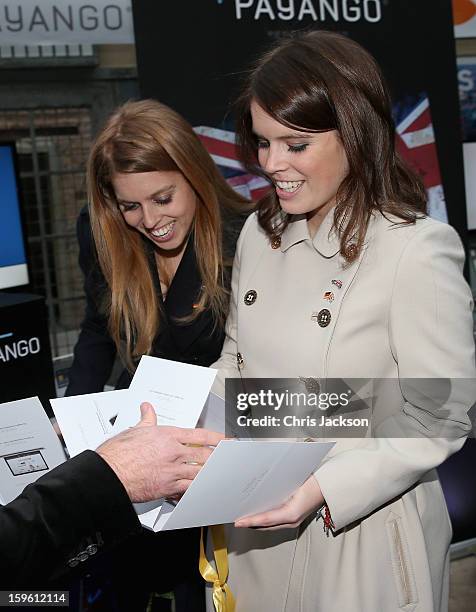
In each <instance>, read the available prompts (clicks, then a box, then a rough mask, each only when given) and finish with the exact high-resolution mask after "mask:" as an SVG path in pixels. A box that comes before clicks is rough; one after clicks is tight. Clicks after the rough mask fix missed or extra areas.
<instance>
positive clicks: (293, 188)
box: [275, 181, 304, 193]
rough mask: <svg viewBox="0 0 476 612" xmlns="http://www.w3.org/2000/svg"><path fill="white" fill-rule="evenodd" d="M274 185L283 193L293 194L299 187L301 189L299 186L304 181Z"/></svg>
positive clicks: (278, 182)
mask: <svg viewBox="0 0 476 612" xmlns="http://www.w3.org/2000/svg"><path fill="white" fill-rule="evenodd" d="M275 182H276V185H277V186H278V187H279V188H280V189H282V190H283V191H287V192H288V193H293V192H294V191H296V190H297V189H299V187H301V185H302V184H303V183H304V181H275Z"/></svg>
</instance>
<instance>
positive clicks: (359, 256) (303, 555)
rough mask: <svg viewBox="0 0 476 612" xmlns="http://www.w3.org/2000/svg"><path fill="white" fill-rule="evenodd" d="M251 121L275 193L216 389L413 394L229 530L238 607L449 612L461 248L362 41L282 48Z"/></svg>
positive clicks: (467, 342)
mask: <svg viewBox="0 0 476 612" xmlns="http://www.w3.org/2000/svg"><path fill="white" fill-rule="evenodd" d="M280 83H281V84H284V86H281V87H280ZM238 109H239V121H240V128H239V133H240V138H241V145H242V151H243V156H244V161H245V162H246V163H247V165H248V167H251V169H253V163H255V164H256V160H257V161H258V162H259V165H260V167H261V170H262V172H263V173H264V174H265V175H266V176H267V177H268V178H269V179H270V180H271V181H272V183H273V185H274V189H273V190H272V193H271V194H270V195H269V197H267V198H265V199H264V200H263V201H261V202H260V203H259V204H258V211H257V213H256V214H254V215H252V216H251V217H250V218H249V219H248V221H247V223H246V225H245V227H244V229H243V231H242V234H241V237H240V240H239V242H238V247H237V253H236V258H235V265H234V271H233V283H232V291H233V294H232V305H231V312H230V316H229V320H228V325H227V339H226V341H225V345H224V349H223V352H222V356H221V358H220V360H219V361H218V362H217V363H216V364H215V366H214V367H218V368H220V373H219V376H218V381H217V384H216V387H215V391H217V392H218V393H220V394H221V395H223V394H224V385H223V383H224V380H225V378H226V377H235V378H236V377H239V376H241V377H246V378H253V377H269V378H276V377H284V378H301V379H309V378H311V379H322V378H326V377H328V378H343V377H344V378H347V377H348V378H352V377H353V378H372V379H385V378H386V379H391V378H393V379H399V382H400V384H399V386H396V387H395V388H396V389H397V393H393V395H392V396H391V398H390V396H389V395H388V394H387V395H385V398H386V399H383V400H380V401H379V400H378V399H377V402H376V403H375V405H374V413H373V416H372V428H373V429H372V432H373V436H374V437H365V438H351V439H343V438H338V441H337V443H336V445H335V446H334V448H333V449H332V451H331V453H330V454H329V455H328V457H327V458H326V460H325V461H324V463H323V464H322V465H321V466H320V467H319V468H318V469H317V471H316V472H315V474H314V475H313V476H311V478H310V479H309V480H308V481H306V483H304V485H302V487H301V488H300V489H299V490H298V491H297V492H296V493H295V494H294V495H293V496H292V497H291V499H290V500H289V501H288V502H287V503H285V504H284V505H283V506H281V507H280V508H277V509H275V510H273V511H270V512H267V513H263V514H260V515H256V516H254V517H248V518H245V519H243V520H241V521H238V522H237V523H236V527H230V528H229V529H227V544H228V554H229V565H230V571H229V579H228V582H229V585H230V587H231V590H232V591H233V593H234V595H235V598H236V610H237V612H255V611H256V612H258V611H259V612H277V611H286V612H334V611H336V612H337V611H338V612H393V611H398V610H400V609H401V610H405V611H407V612H409V611H412V612H413V611H416V612H443V611H445V610H446V609H447V600H448V548H449V543H450V540H451V526H450V522H449V518H448V513H447V509H446V506H445V502H444V497H443V494H442V491H441V487H440V484H439V481H438V477H437V475H436V472H435V470H434V468H435V467H436V466H438V465H439V464H440V463H441V462H443V461H444V460H445V459H446V458H447V457H448V456H449V455H451V454H452V453H454V452H455V451H457V450H458V449H459V448H460V447H461V446H462V444H463V442H464V439H465V437H466V436H467V435H468V432H469V430H470V421H469V419H468V416H467V411H468V408H469V406H470V405H471V404H472V403H473V401H474V396H473V397H472V391H471V385H470V384H460V383H461V379H467V380H471V379H474V376H475V370H474V345H473V337H472V315H471V311H472V300H471V293H470V290H469V288H468V286H467V285H466V283H465V281H464V279H463V277H462V273H461V270H462V266H463V258H464V252H463V248H462V246H461V242H460V240H459V238H458V236H457V234H456V233H455V231H454V230H453V229H452V228H451V227H449V226H447V225H445V224H442V223H439V222H437V221H433V220H431V219H429V218H428V217H426V216H425V214H424V208H425V201H424V191H423V189H422V187H421V186H420V184H419V182H418V180H417V179H416V178H415V177H414V176H413V175H412V174H411V172H410V171H409V170H408V169H407V168H406V167H405V166H404V164H403V163H402V162H401V160H400V159H399V158H398V156H397V155H396V153H395V150H394V131H393V123H392V119H391V111H390V103H389V99H388V95H387V92H386V89H385V86H384V84H383V80H382V77H381V74H380V71H379V68H378V67H377V66H376V64H375V62H374V60H373V58H371V56H369V55H368V53H367V52H366V51H364V50H363V49H362V48H361V47H360V46H359V45H357V44H356V43H354V42H352V41H350V40H348V39H346V38H344V37H342V36H339V35H337V34H332V33H329V32H312V33H307V34H305V35H303V36H298V37H296V38H293V39H290V40H287V41H284V42H281V43H280V44H279V45H278V46H277V47H276V48H275V49H273V50H272V51H270V52H269V53H268V54H266V55H265V56H264V57H263V58H262V59H261V60H260V62H259V64H258V66H257V68H256V69H255V70H254V72H253V73H252V74H251V76H250V78H249V82H248V83H247V86H246V88H245V91H244V93H243V95H242V96H241V98H240V101H239V106H238ZM254 170H255V171H256V166H255V167H254ZM412 378H413V379H417V378H418V379H428V378H434V379H438V381H437V382H438V384H437V385H435V387H434V388H433V386H432V385H430V388H429V390H428V391H427V392H423V393H422V392H421V389H418V388H417V387H418V385H415V386H414V385H412V384H411V381H409V380H408V379H412ZM448 379H452V387H451V390H450V391H449V392H448V393H446V395H445V397H444V398H443V401H440V400H441V397H440V396H441V393H442V391H441V384H440V383H442V381H443V388H445V384H444V381H448ZM322 507H324V508H325V509H326V511H327V515H328V520H327V524H328V527H330V529H327V530H325V529H323V518H322V514H321V515H320V514H319V513H317V515H316V511H318V510H319V509H320V508H322ZM248 527H255V528H256V527H258V528H261V529H259V530H257V529H249V528H248ZM210 590H211V589H210ZM208 605H209V607H210V609H212V607H211V597H209V601H208Z"/></svg>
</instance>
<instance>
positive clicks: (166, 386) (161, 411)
mask: <svg viewBox="0 0 476 612" xmlns="http://www.w3.org/2000/svg"><path fill="white" fill-rule="evenodd" d="M216 373H217V371H216V370H214V369H213V368H204V367H203V366H195V365H190V364H189V363H181V362H178V361H170V360H169V359H160V358H159V357H149V356H147V355H144V356H143V357H142V358H141V360H140V363H139V365H138V367H137V370H136V372H135V374H134V377H133V379H132V382H131V384H130V386H129V393H130V396H131V401H130V402H129V403H128V405H127V408H121V410H120V411H119V414H118V417H117V420H116V422H115V424H114V428H113V429H114V432H115V433H118V432H119V431H123V430H124V429H126V428H127V427H132V426H133V425H135V424H136V423H137V422H138V421H139V419H140V404H141V403H142V402H150V403H151V404H152V406H153V407H154V409H155V412H156V414H157V423H158V424H159V425H174V426H175V427H195V425H196V424H197V421H198V418H199V416H200V414H201V412H202V410H203V406H204V404H205V401H206V399H207V397H208V394H209V392H210V389H211V386H212V384H213V381H214V380H215V376H216Z"/></svg>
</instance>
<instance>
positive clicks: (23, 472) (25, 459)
mask: <svg viewBox="0 0 476 612" xmlns="http://www.w3.org/2000/svg"><path fill="white" fill-rule="evenodd" d="M65 459H66V456H65V454H64V451H63V447H62V446H61V443H60V441H59V439H58V436H57V435H56V433H55V431H54V429H53V427H52V425H51V423H50V420H49V418H48V416H47V414H46V412H45V411H44V409H43V406H42V405H41V402H40V400H39V399H38V398H37V397H30V398H28V399H22V400H17V401H14V402H7V403H5V404H0V504H7V503H9V502H10V501H12V500H13V499H15V497H17V496H18V495H20V493H21V492H22V491H23V489H24V488H25V487H26V486H27V485H28V484H30V483H32V482H34V481H35V480H36V479H37V478H39V477H40V476H42V475H43V474H45V473H46V472H47V471H48V470H50V469H51V468H53V467H56V466H57V465H59V464H60V463H63V461H64V460H65Z"/></svg>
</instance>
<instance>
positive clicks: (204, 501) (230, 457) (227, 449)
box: [142, 440, 334, 531]
mask: <svg viewBox="0 0 476 612" xmlns="http://www.w3.org/2000/svg"><path fill="white" fill-rule="evenodd" d="M333 445H334V442H291V441H289V442H288V441H285V442H281V441H280V442H274V441H268V440H223V441H222V442H220V444H219V445H218V446H217V447H216V449H215V450H214V451H213V453H212V454H211V456H210V458H209V459H208V461H207V462H206V463H205V465H204V466H203V468H202V469H201V470H200V472H199V473H198V475H197V476H196V478H195V480H194V481H193V482H192V484H191V485H190V487H189V488H188V490H187V491H186V492H185V494H184V496H183V497H182V498H181V500H180V501H179V502H178V504H177V505H175V506H174V505H172V504H169V503H167V502H166V503H164V504H163V506H162V509H161V513H160V516H159V517H158V518H154V516H153V514H154V511H152V512H150V513H149V515H145V516H144V520H143V521H142V524H143V525H144V526H146V527H148V528H149V529H152V530H153V531H165V530H169V529H182V528H184V527H198V526H202V525H216V524H220V523H231V522H234V521H235V520H236V519H238V518H240V517H243V516H247V515H250V514H255V513H257V512H264V511H266V510H270V509H272V508H275V507H276V506H279V505H280V504H281V503H283V502H284V501H285V500H286V499H287V498H288V497H289V496H290V495H291V494H292V493H293V492H294V491H295V490H296V489H297V488H298V487H299V486H300V485H301V484H303V483H304V481H305V480H307V478H308V477H309V476H310V475H311V474H312V473H313V472H314V470H315V469H316V468H317V467H318V465H319V464H320V462H321V461H322V459H323V458H324V457H325V455H326V454H327V453H328V452H329V450H330V449H331V448H332V446H333Z"/></svg>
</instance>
